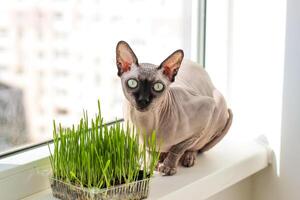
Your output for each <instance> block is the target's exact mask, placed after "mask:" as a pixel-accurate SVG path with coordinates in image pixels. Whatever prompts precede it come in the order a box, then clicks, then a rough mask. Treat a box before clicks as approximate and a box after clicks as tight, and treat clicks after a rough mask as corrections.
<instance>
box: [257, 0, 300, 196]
mask: <svg viewBox="0 0 300 200" xmlns="http://www.w3.org/2000/svg"><path fill="white" fill-rule="evenodd" d="M299 8H300V1H298V0H288V1H287V21H286V22H287V27H286V48H285V50H286V51H285V68H284V87H283V112H282V131H281V154H280V157H281V159H280V160H281V161H280V173H279V174H278V176H277V175H276V173H274V171H273V170H272V169H267V170H265V171H263V172H261V173H259V174H258V175H257V176H256V177H255V181H254V187H255V188H254V189H255V197H256V198H255V200H277V199H278V200H285V199H287V200H299V199H300V173H299V169H300V123H299V120H300V88H299V86H300V37H299V36H300V12H299Z"/></svg>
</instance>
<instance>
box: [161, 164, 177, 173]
mask: <svg viewBox="0 0 300 200" xmlns="http://www.w3.org/2000/svg"><path fill="white" fill-rule="evenodd" d="M158 171H159V172H160V173H162V174H163V175H166V176H172V175H174V174H176V172H177V169H176V167H171V166H168V165H166V164H165V163H159V166H158Z"/></svg>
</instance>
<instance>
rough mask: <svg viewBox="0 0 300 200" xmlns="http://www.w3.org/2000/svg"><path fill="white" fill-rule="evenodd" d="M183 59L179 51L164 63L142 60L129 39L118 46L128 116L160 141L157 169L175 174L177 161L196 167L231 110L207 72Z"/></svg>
mask: <svg viewBox="0 0 300 200" xmlns="http://www.w3.org/2000/svg"><path fill="white" fill-rule="evenodd" d="M183 57H184V53H183V51H182V50H177V51H175V52H174V53H172V54H171V55H170V56H169V57H167V58H166V59H165V60H164V61H163V62H162V63H161V64H160V65H154V64H149V63H139V62H138V59H137V57H136V55H135V53H134V52H133V50H132V49H131V48H130V46H129V45H128V44H127V43H126V42H124V41H120V42H119V43H118V44H117V47H116V64H117V67H118V76H120V78H121V82H122V88H123V92H124V95H125V97H126V98H125V103H124V118H125V120H126V121H128V122H130V123H132V124H133V125H135V126H136V127H137V128H138V129H140V130H144V131H145V134H146V136H150V135H151V134H152V132H153V131H154V130H155V131H156V137H157V140H158V141H162V143H161V146H160V151H161V156H160V160H159V162H160V163H159V165H158V171H160V172H161V173H163V174H164V175H173V174H175V173H176V171H177V165H178V163H181V164H182V165H183V166H185V167H191V166H193V165H194V163H195V160H196V155H197V153H198V152H204V151H207V150H209V149H210V148H212V147H213V146H214V145H216V144H217V143H218V142H219V141H220V140H221V139H222V138H223V137H224V136H225V134H226V133H227V132H228V129H229V128H230V126H231V123H232V112H231V110H230V109H228V108H227V105H226V101H225V99H224V97H223V95H222V94H221V93H220V92H219V91H218V90H217V89H216V88H215V87H214V85H213V84H212V81H211V79H210V77H209V76H208V74H207V72H206V71H205V70H204V69H203V68H202V67H201V66H200V65H198V64H196V63H194V62H192V61H188V60H183ZM179 68H180V70H179Z"/></svg>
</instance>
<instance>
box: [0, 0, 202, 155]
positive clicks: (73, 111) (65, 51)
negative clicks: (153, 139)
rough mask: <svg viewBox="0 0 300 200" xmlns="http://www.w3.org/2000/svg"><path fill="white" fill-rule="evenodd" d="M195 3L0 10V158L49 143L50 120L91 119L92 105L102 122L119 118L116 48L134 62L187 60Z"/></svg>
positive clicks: (27, 4) (47, 4) (66, 4)
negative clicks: (181, 56)
mask: <svg viewBox="0 0 300 200" xmlns="http://www.w3.org/2000/svg"><path fill="white" fill-rule="evenodd" d="M199 2H200V1H199ZM199 2H198V1H192V0H189V1H184V0H178V1H165V0H158V1H146V0H142V1H134V0H124V1H117V2H112V1H72V0H65V1H43V2H39V1H33V0H28V1H9V2H6V3H5V4H3V5H1V9H0V10H1V12H0V32H1V34H0V49H5V52H1V51H0V56H1V59H0V66H5V67H0V155H1V153H2V154H3V152H7V151H12V150H14V149H16V148H17V147H20V146H24V145H31V144H36V143H40V142H43V141H45V140H49V139H51V137H52V120H53V119H55V120H56V121H58V122H61V123H62V125H63V126H70V125H71V124H73V123H75V122H76V121H77V120H79V117H80V116H81V114H82V110H83V109H87V110H88V113H89V114H90V115H92V114H93V113H94V112H93V111H95V109H96V108H97V99H100V101H101V105H102V112H103V114H104V116H105V119H106V120H107V121H110V120H115V119H116V118H121V117H122V98H123V94H122V90H121V85H120V81H119V78H118V76H117V68H116V66H115V46H116V43H117V42H118V41H119V40H125V41H127V42H128V43H129V44H130V45H131V46H132V47H133V49H134V51H135V52H136V54H137V56H138V58H139V60H140V61H141V62H143V61H145V62H152V63H155V64H159V63H160V62H162V61H163V59H165V58H166V57H167V56H168V55H169V54H170V53H172V52H173V51H174V50H176V49H179V48H181V49H184V50H185V56H186V58H191V57H193V58H195V55H198V52H197V50H198V49H201V48H199V47H198V46H199V39H198V30H202V29H200V28H197V27H198V24H199V21H198V20H197V19H198V17H199V16H200V15H199V10H200V9H199V5H200V4H199ZM195 19H196V21H195ZM195 25H196V26H195ZM195 27H196V28H195ZM195 31H196V32H197V33H195ZM194 36H195V37H194Z"/></svg>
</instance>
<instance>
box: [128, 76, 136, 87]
mask: <svg viewBox="0 0 300 200" xmlns="http://www.w3.org/2000/svg"><path fill="white" fill-rule="evenodd" d="M127 85H128V87H129V88H131V89H134V88H136V87H137V86H138V82H137V80H135V79H133V78H131V79H129V80H128V81H127Z"/></svg>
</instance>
